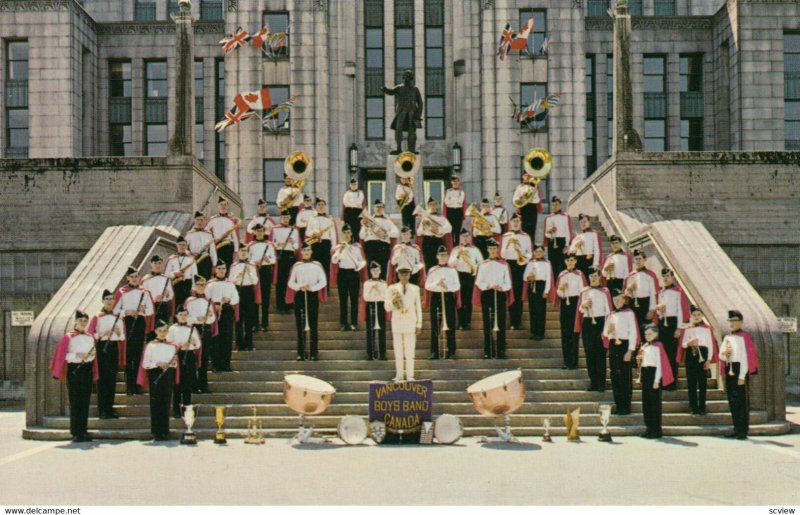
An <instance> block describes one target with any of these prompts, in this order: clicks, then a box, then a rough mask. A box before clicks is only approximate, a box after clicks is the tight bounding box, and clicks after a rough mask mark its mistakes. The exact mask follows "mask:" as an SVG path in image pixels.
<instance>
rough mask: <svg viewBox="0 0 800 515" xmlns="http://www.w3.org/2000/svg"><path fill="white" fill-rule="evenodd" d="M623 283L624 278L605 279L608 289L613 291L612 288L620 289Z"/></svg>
mask: <svg viewBox="0 0 800 515" xmlns="http://www.w3.org/2000/svg"><path fill="white" fill-rule="evenodd" d="M624 284H625V279H607V280H606V285H607V286H608V291H609V292H613V291H614V290H620V291H621V290H622V288H623V285H624Z"/></svg>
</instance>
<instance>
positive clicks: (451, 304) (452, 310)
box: [431, 292, 456, 358]
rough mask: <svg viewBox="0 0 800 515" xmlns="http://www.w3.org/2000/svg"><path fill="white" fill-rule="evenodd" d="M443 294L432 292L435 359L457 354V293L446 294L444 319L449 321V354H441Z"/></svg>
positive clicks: (446, 335) (447, 337)
mask: <svg viewBox="0 0 800 515" xmlns="http://www.w3.org/2000/svg"><path fill="white" fill-rule="evenodd" d="M442 311H443V310H442V294H441V293H437V292H431V354H433V355H434V356H435V357H437V358H439V357H447V356H453V355H455V353H456V293H455V292H445V294H444V319H445V320H446V321H447V331H446V333H445V335H444V337H445V338H446V339H447V352H446V354H445V356H441V353H440V352H439V345H440V343H439V338H440V337H441V335H442V333H441V329H442Z"/></svg>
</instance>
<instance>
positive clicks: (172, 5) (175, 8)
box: [167, 0, 180, 19]
mask: <svg viewBox="0 0 800 515" xmlns="http://www.w3.org/2000/svg"><path fill="white" fill-rule="evenodd" d="M179 12H180V6H179V5H178V0H169V2H168V3H167V19H169V17H170V16H171V15H173V14H178V13H179Z"/></svg>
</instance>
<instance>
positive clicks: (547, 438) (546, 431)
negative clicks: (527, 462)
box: [542, 417, 553, 442]
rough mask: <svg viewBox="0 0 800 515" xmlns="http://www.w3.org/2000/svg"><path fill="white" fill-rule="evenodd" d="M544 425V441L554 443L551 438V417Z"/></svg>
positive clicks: (545, 420)
mask: <svg viewBox="0 0 800 515" xmlns="http://www.w3.org/2000/svg"><path fill="white" fill-rule="evenodd" d="M542 425H543V426H544V435H543V436H542V441H543V442H552V441H553V437H552V436H550V417H546V418H545V419H544V422H543V423H542Z"/></svg>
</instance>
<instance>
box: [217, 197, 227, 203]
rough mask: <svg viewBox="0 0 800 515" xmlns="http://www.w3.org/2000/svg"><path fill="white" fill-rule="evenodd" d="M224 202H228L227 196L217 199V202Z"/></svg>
mask: <svg viewBox="0 0 800 515" xmlns="http://www.w3.org/2000/svg"><path fill="white" fill-rule="evenodd" d="M223 202H227V200H225V197H219V198H218V199H217V204H222V203H223Z"/></svg>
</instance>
